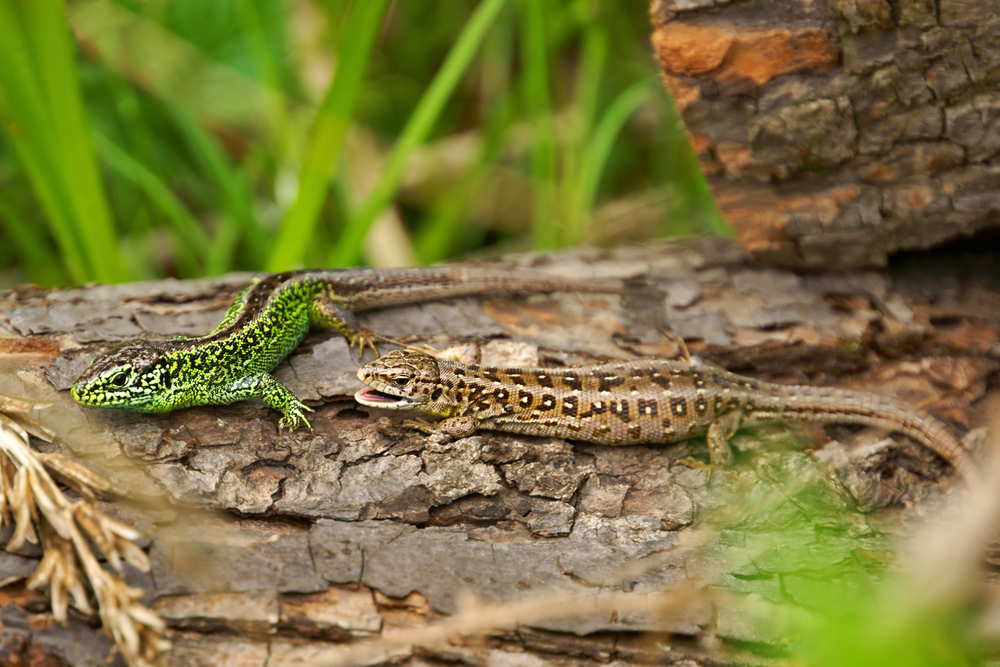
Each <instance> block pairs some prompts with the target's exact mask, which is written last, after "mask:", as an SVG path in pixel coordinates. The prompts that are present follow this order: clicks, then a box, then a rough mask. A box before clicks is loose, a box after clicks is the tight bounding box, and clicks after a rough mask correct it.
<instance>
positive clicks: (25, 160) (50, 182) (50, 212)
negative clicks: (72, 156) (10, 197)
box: [0, 2, 91, 282]
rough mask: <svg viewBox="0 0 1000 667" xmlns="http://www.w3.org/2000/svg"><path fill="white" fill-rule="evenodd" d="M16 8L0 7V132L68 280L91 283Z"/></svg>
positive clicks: (46, 112) (6, 5)
mask: <svg viewBox="0 0 1000 667" xmlns="http://www.w3.org/2000/svg"><path fill="white" fill-rule="evenodd" d="M20 23H21V19H20V17H19V16H18V15H17V14H16V13H15V5H13V4H11V3H5V2H0V43H2V44H3V45H4V66H3V67H0V118H2V120H3V128H4V130H5V132H6V133H7V136H8V137H9V139H10V142H11V145H12V146H13V147H14V150H15V152H16V153H17V156H18V158H19V159H20V161H21V164H22V165H23V166H24V169H25V171H26V172H27V174H28V179H29V181H30V182H31V185H32V188H33V190H34V191H35V195H36V196H37V197H38V199H39V200H40V201H41V204H42V208H43V209H44V210H45V213H46V218H47V220H48V223H49V229H50V230H51V231H52V234H53V236H54V237H55V239H56V243H57V244H58V246H59V251H60V255H61V256H62V259H63V262H64V263H65V265H66V267H67V268H68V270H69V274H70V277H71V279H72V280H74V281H76V282H84V281H86V280H88V279H89V278H90V277H91V274H90V270H89V267H88V266H87V259H86V257H85V254H84V251H83V248H82V243H81V241H80V239H79V238H78V237H77V234H76V230H75V229H74V227H73V224H72V223H71V219H70V218H71V214H70V212H69V210H68V206H67V203H66V202H65V200H64V195H63V192H62V187H61V185H62V184H61V178H59V176H58V171H57V166H56V165H55V164H54V163H53V157H52V153H53V149H52V147H51V146H50V144H51V142H52V137H51V133H50V132H49V131H48V128H47V118H48V109H47V107H46V103H45V100H44V98H43V96H42V93H41V90H40V89H39V87H38V83H37V80H36V77H35V73H34V67H33V64H32V56H31V53H30V50H29V47H28V44H27V42H26V41H25V40H24V36H25V35H24V32H23V31H22V30H19V29H18V28H19V27H20Z"/></svg>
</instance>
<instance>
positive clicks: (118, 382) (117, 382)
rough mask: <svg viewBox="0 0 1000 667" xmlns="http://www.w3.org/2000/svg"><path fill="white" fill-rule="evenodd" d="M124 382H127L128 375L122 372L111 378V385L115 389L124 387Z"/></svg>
mask: <svg viewBox="0 0 1000 667" xmlns="http://www.w3.org/2000/svg"><path fill="white" fill-rule="evenodd" d="M126 382H128V373H126V372H124V371H122V372H121V373H119V374H118V375H116V376H114V377H113V378H111V384H113V385H114V386H116V387H124V386H125V383H126Z"/></svg>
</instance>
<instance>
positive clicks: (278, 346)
mask: <svg viewBox="0 0 1000 667" xmlns="http://www.w3.org/2000/svg"><path fill="white" fill-rule="evenodd" d="M620 290H621V288H620V286H618V285H611V284H605V283H598V282H586V281H578V280H572V279H564V278H558V277H552V276H546V275H544V274H532V273H530V272H521V273H513V272H509V271H493V270H484V269H464V268H439V269H383V270H378V269H344V270H305V271H289V272H287V273H278V274H273V275H269V276H266V277H263V278H260V279H257V280H255V281H254V282H253V283H252V284H251V285H250V286H248V287H247V288H246V289H245V290H243V292H242V293H241V294H240V295H239V296H238V297H237V298H236V300H235V301H234V302H233V304H232V306H230V308H229V310H228V311H227V312H226V314H225V316H224V317H223V319H222V322H221V323H220V324H219V326H217V327H216V328H215V330H214V331H212V332H211V333H210V334H208V335H207V336H202V337H200V338H180V339H174V340H162V341H151V340H143V339H137V340H132V341H127V342H124V343H121V344H119V345H117V346H115V347H113V348H111V349H110V350H108V351H107V352H106V353H104V354H103V355H100V356H98V357H97V358H96V359H94V361H93V362H91V365H90V367H89V368H87V370H86V371H85V372H84V373H83V375H82V376H81V377H80V379H79V380H77V381H76V382H75V383H74V384H73V387H72V389H71V390H70V392H71V395H72V396H73V399H74V400H76V401H77V402H79V403H82V404H83V405H87V406H91V407H100V408H123V409H126V410H135V411H138V412H169V411H171V410H176V409H178V408H185V407H190V406H195V405H228V404H230V403H235V402H236V401H242V400H244V399H248V398H251V397H259V398H261V399H263V400H264V402H265V403H267V404H268V405H269V406H271V407H272V408H274V409H276V410H278V411H280V412H281V415H282V416H281V420H280V421H279V426H280V427H281V428H288V429H290V430H294V429H295V428H296V427H297V426H298V425H299V423H300V422H304V423H305V424H306V426H309V421H308V420H307V419H306V417H305V414H304V412H305V411H310V409H309V408H308V407H307V406H306V405H305V404H303V403H302V402H301V401H300V400H299V399H298V398H296V397H295V395H294V394H293V393H292V392H291V391H290V390H289V389H288V388H287V387H286V386H285V385H283V384H281V383H280V382H278V381H277V380H276V379H274V377H273V376H271V375H270V374H269V372H270V371H271V370H272V369H274V367H275V366H277V365H278V363H279V362H280V361H281V360H282V359H284V358H285V357H286V356H287V355H288V354H289V353H290V352H291V351H292V350H293V349H294V348H295V347H296V346H297V345H298V344H299V343H300V342H301V341H302V338H303V337H304V336H305V334H306V331H308V330H309V328H310V327H313V328H322V329H334V330H336V331H338V332H339V333H341V334H342V335H343V336H344V337H345V338H347V340H348V343H349V344H350V345H351V346H352V347H353V346H357V347H358V350H359V353H360V352H361V351H362V350H363V349H364V347H365V346H369V347H371V348H372V349H373V350H374V349H375V345H374V341H380V342H393V341H392V340H391V339H389V338H386V337H385V336H381V335H379V334H376V333H375V332H373V331H370V330H368V329H365V328H362V327H361V326H360V325H359V324H358V320H357V318H356V317H355V316H354V311H361V310H368V309H373V308H380V307H384V306H392V305H401V304H408V303H418V302H422V301H432V300H436V299H443V298H449V297H456V296H465V295H472V294H509V293H514V292H556V291H573V292H591V293H617V292H619V291H620ZM376 354H377V350H376Z"/></svg>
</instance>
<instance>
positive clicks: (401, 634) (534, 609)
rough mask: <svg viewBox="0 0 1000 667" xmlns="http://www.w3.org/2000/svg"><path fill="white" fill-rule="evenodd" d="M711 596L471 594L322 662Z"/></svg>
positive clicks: (372, 658) (665, 608) (329, 664)
mask: <svg viewBox="0 0 1000 667" xmlns="http://www.w3.org/2000/svg"><path fill="white" fill-rule="evenodd" d="M708 598H709V593H707V592H706V591H704V590H699V589H697V588H695V587H694V586H690V587H686V588H682V589H678V590H674V591H670V592H664V593H648V594H637V593H621V592H616V593H612V592H609V593H607V594H605V595H601V596H599V597H586V596H581V595H579V594H575V593H573V594H566V593H551V594H548V595H540V596H538V597H535V598H531V599H527V600H518V601H516V602H505V603H502V604H483V603H480V602H476V601H472V600H471V599H470V601H468V602H466V603H465V604H464V605H462V609H461V610H460V611H459V612H458V613H457V614H455V615H454V616H450V617H448V618H445V619H442V620H440V621H438V622H436V623H428V624H427V625H422V626H418V627H413V628H400V629H392V630H387V631H386V632H385V633H384V634H382V636H380V637H378V638H377V639H372V640H369V641H364V642H359V643H357V644H353V645H350V646H346V647H344V649H342V650H338V651H337V652H336V655H335V657H333V658H332V659H329V660H324V661H321V662H320V663H319V664H321V665H322V666H323V667H341V666H347V665H366V664H371V663H374V662H378V661H380V660H383V659H386V658H388V657H391V656H394V655H396V654H398V653H400V652H409V651H410V650H412V648H413V647H414V646H421V647H424V648H430V649H433V648H437V647H441V646H445V645H446V644H447V643H448V642H449V640H451V639H452V638H455V637H467V636H474V635H483V634H486V633H489V632H495V631H497V630H513V629H515V628H516V627H517V626H519V625H537V624H538V623H539V622H542V621H550V622H551V621H558V620H563V619H571V618H584V617H589V616H594V615H601V614H634V613H636V614H644V613H650V614H656V615H657V616H660V617H664V616H669V615H671V614H676V613H680V612H682V611H684V610H686V609H689V608H691V607H692V606H694V605H698V604H703V603H704V602H705V601H706V600H707V599H708Z"/></svg>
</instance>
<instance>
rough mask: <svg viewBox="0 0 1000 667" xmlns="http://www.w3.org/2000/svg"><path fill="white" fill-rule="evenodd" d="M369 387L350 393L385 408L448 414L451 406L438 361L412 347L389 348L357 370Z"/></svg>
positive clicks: (438, 414) (451, 409) (371, 405)
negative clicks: (401, 348)
mask: <svg viewBox="0 0 1000 667" xmlns="http://www.w3.org/2000/svg"><path fill="white" fill-rule="evenodd" d="M358 379H359V380H361V381H362V382H364V383H365V384H366V385H368V386H369V387H370V389H362V390H361V391H359V392H358V393H356V394H355V395H354V400H356V401H357V402H358V403H360V404H361V405H366V406H368V407H371V408H386V409H389V410H416V411H418V412H423V413H426V414H431V415H437V416H440V417H448V416H450V415H451V414H452V411H453V408H454V405H453V403H452V402H451V401H450V400H448V399H447V398H446V394H447V392H446V391H445V387H444V384H443V383H442V381H441V371H440V369H439V367H438V361H437V359H435V358H434V357H432V356H430V355H429V354H424V353H423V352H416V351H414V350H393V351H392V352H390V353H389V354H387V355H385V356H382V357H379V358H378V359H376V360H375V361H370V362H368V363H367V364H365V365H364V366H362V367H361V368H359V369H358Z"/></svg>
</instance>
